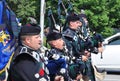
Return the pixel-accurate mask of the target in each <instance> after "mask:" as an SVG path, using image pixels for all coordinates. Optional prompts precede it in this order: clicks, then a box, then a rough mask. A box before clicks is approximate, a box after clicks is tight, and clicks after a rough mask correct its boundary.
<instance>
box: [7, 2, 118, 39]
mask: <svg viewBox="0 0 120 81" xmlns="http://www.w3.org/2000/svg"><path fill="white" fill-rule="evenodd" d="M40 1H41V0H7V2H8V4H9V6H10V7H11V8H12V10H14V12H15V13H16V15H17V17H19V18H21V19H22V23H27V21H26V19H27V17H29V16H32V17H35V18H36V19H37V20H38V21H39V15H40ZM62 1H63V4H64V6H65V8H66V9H67V10H69V9H73V10H74V11H75V12H76V13H77V14H79V13H80V10H81V9H84V10H85V13H86V15H87V18H88V21H89V27H90V29H91V30H95V31H96V32H98V33H101V34H102V35H103V36H105V37H107V36H110V35H112V34H113V33H114V32H115V31H114V30H113V28H120V0H62ZM69 1H70V2H71V3H72V8H69V7H68V5H69ZM49 8H51V9H52V12H53V15H54V17H55V20H56V21H57V22H59V19H60V18H58V12H57V9H58V0H46V9H45V11H46V14H45V24H47V23H48V21H47V14H48V9H49ZM68 8H69V9H68ZM61 10H62V11H61V15H62V16H61V17H62V20H61V23H62V24H64V22H65V20H64V19H65V17H66V16H65V15H66V14H65V9H64V8H63V7H62V8H61Z"/></svg>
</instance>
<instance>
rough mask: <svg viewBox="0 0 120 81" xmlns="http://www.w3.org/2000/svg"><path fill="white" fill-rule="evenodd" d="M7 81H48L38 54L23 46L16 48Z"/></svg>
mask: <svg viewBox="0 0 120 81" xmlns="http://www.w3.org/2000/svg"><path fill="white" fill-rule="evenodd" d="M7 81H49V79H48V76H47V73H46V71H45V70H44V63H43V61H42V58H40V55H39V53H38V52H37V51H34V50H32V49H29V48H27V47H24V46H22V47H21V46H20V47H18V49H17V50H16V52H15V56H14V58H13V62H12V63H11V66H10V70H9V75H8V80H7Z"/></svg>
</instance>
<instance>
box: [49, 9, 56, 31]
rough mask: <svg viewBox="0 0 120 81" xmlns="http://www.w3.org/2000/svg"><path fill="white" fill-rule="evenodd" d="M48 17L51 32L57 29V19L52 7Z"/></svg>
mask: <svg viewBox="0 0 120 81" xmlns="http://www.w3.org/2000/svg"><path fill="white" fill-rule="evenodd" d="M47 19H48V27H50V32H51V31H52V30H53V29H55V24H56V21H55V18H54V16H53V12H52V9H51V8H50V7H49V9H48V15H47Z"/></svg>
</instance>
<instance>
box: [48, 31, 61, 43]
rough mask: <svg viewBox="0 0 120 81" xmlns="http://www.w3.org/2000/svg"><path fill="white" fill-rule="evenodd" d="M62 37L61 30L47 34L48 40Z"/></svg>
mask: <svg viewBox="0 0 120 81" xmlns="http://www.w3.org/2000/svg"><path fill="white" fill-rule="evenodd" d="M60 38H62V34H61V33H59V32H51V33H49V34H48V35H47V41H52V40H57V39H60Z"/></svg>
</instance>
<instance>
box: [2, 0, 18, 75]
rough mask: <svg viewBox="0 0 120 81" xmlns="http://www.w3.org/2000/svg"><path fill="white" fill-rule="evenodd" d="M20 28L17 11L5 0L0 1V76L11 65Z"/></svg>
mask: <svg viewBox="0 0 120 81" xmlns="http://www.w3.org/2000/svg"><path fill="white" fill-rule="evenodd" d="M18 33H19V29H18V23H17V20H16V15H15V13H14V12H13V11H12V10H11V9H10V8H9V7H8V5H7V3H6V1H5V0H1V1H0V77H1V75H2V73H4V72H5V71H6V69H7V68H8V67H9V65H10V62H11V60H12V57H13V55H14V51H15V47H16V38H17V37H18Z"/></svg>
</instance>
